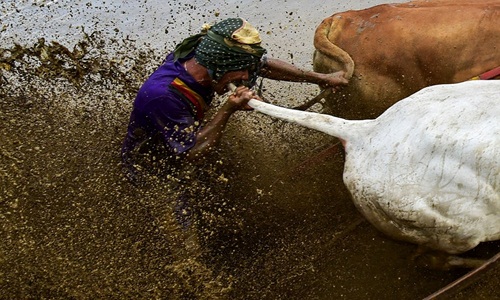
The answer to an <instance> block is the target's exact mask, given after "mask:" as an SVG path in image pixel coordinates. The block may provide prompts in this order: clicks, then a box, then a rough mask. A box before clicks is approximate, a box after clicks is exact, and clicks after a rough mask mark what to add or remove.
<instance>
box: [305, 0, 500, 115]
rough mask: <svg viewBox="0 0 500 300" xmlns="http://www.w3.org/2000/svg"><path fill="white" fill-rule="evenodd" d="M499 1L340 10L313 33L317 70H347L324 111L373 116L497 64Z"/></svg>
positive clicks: (461, 0) (460, 0)
mask: <svg viewBox="0 0 500 300" xmlns="http://www.w3.org/2000/svg"><path fill="white" fill-rule="evenodd" d="M499 20H500V0H479V1H475V0H454V1H449V0H443V1H413V2H409V3H404V4H385V5H378V6H375V7H372V8H368V9H364V10H359V11H347V12H342V13H337V14H334V15H332V16H331V17H329V18H327V19H325V20H324V21H323V22H322V23H321V24H320V25H319V26H318V28H317V30H316V33H315V36H314V46H315V48H316V51H315V55H314V69H315V70H316V71H319V72H324V73H330V72H334V71H339V70H344V71H345V72H346V75H345V76H346V78H347V79H349V85H348V86H346V87H345V88H343V89H342V91H340V92H337V93H336V94H333V95H330V96H329V97H328V99H327V104H328V105H327V107H326V111H327V112H329V113H333V114H335V115H337V116H340V117H344V118H349V119H361V118H373V117H376V116H378V115H380V114H381V113H382V112H384V111H385V110H386V109H387V108H389V107H390V106H391V105H392V104H394V103H395V102H396V101H398V100H400V99H403V98H405V97H407V96H409V95H410V94H412V93H414V92H416V91H418V90H420V89H422V88H424V87H426V86H429V85H434V84H440V83H455V82H460V81H465V80H468V79H470V78H472V77H474V76H477V75H479V74H482V73H483V72H486V71H488V70H491V69H494V68H495V67H498V66H499V65H500V26H499V24H500V23H499Z"/></svg>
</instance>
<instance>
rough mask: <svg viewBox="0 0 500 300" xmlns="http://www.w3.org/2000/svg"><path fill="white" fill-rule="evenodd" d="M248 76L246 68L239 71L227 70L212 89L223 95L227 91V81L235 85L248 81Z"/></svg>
mask: <svg viewBox="0 0 500 300" xmlns="http://www.w3.org/2000/svg"><path fill="white" fill-rule="evenodd" d="M249 78H250V76H249V75H248V70H239V71H229V72H227V73H226V74H224V75H223V76H222V77H221V79H219V81H218V82H217V83H216V84H215V85H213V89H214V91H215V92H216V93H217V94H219V95H223V94H225V93H226V92H227V91H228V87H227V85H228V84H229V83H231V82H232V83H234V84H235V85H236V86H240V85H242V84H243V83H244V82H248V80H249Z"/></svg>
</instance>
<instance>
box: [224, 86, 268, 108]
mask: <svg viewBox="0 0 500 300" xmlns="http://www.w3.org/2000/svg"><path fill="white" fill-rule="evenodd" d="M250 99H256V100H261V101H262V99H260V97H259V96H257V95H256V94H255V92H254V91H252V90H250V89H249V88H248V87H246V86H239V87H237V88H236V90H234V92H233V93H232V94H231V95H230V96H229V98H228V99H227V104H228V105H230V106H231V107H232V108H233V109H234V110H235V111H236V110H252V108H251V107H250V106H249V105H248V101H250Z"/></svg>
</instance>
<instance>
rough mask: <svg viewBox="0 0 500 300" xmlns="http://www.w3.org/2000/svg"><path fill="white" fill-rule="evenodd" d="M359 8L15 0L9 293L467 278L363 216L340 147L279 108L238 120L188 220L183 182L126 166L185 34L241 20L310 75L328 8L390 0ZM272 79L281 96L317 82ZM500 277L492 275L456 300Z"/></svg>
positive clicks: (198, 178) (4, 125)
mask: <svg viewBox="0 0 500 300" xmlns="http://www.w3.org/2000/svg"><path fill="white" fill-rule="evenodd" d="M345 3H348V4H337V3H327V4H325V3H321V1H306V2H303V1H283V2H279V3H278V4H276V1H259V2H254V1H224V2H220V3H212V2H211V1H193V2H189V3H188V2H185V3H184V2H176V3H175V5H174V4H173V3H167V4H165V3H164V2H161V1H151V0H150V1H145V2H133V1H132V2H128V3H126V4H111V3H107V2H106V3H105V2H104V1H73V2H71V3H70V2H66V1H4V2H2V4H1V5H2V6H1V8H2V10H1V13H2V28H0V30H1V32H0V34H2V40H1V43H2V44H1V47H2V49H1V50H0V51H1V53H0V54H1V55H0V59H1V61H0V67H1V77H0V107H1V109H0V120H1V122H0V141H1V142H0V189H1V193H0V218H1V222H0V224H1V231H0V234H1V239H2V243H0V290H1V297H0V298H2V299H3V298H5V299H26V298H55V299H68V298H77V299H80V298H108V299H109V298H111V299H114V298H132V299H151V298H160V299H196V298H197V299H282V298H283V299H338V298H339V299H340V298H345V299H382V298H384V299H419V298H423V297H425V296H427V295H429V294H431V293H432V292H434V291H435V290H437V289H438V288H440V287H442V286H444V285H446V284H447V283H449V282H451V281H453V280H454V279H456V278H458V277H459V276H461V275H462V274H464V273H465V271H453V272H442V271H431V270H428V269H425V268H422V267H419V266H416V265H415V264H414V263H413V262H412V261H411V260H410V257H411V255H412V254H413V253H414V251H415V247H414V246H413V245H409V244H404V243H399V242H395V241H392V240H389V239H387V238H386V237H384V236H382V235H381V234H379V233H378V232H377V231H375V230H374V229H373V228H372V227H371V226H370V225H369V224H368V223H367V222H366V221H364V219H363V218H362V217H361V216H360V215H359V214H358V213H357V211H356V210H355V209H354V207H353V205H352V203H351V202H350V200H349V198H348V194H347V191H346V190H345V188H344V186H343V184H342V180H341V171H342V161H343V157H342V151H341V150H340V148H338V146H332V145H335V144H336V141H335V140H333V139H331V138H329V137H326V136H324V135H321V134H319V133H315V132H312V131H309V130H307V129H304V128H299V127H296V126H293V125H291V124H286V123H283V122H278V121H275V120H272V119H269V118H267V117H264V116H260V115H257V114H251V113H239V114H237V115H236V116H235V117H234V118H233V119H232V121H231V123H230V124H229V126H228V130H227V134H226V137H225V138H224V140H223V142H222V145H221V146H220V149H219V150H218V151H217V152H216V153H214V154H213V156H211V157H210V158H209V160H208V161H207V163H206V165H204V166H203V167H202V168H199V169H198V170H197V171H196V172H194V173H192V174H191V175H190V177H191V179H192V180H191V181H190V183H189V184H188V185H186V186H182V187H181V188H182V189H186V190H189V191H190V192H191V194H192V197H191V198H192V199H193V200H192V201H193V202H194V203H192V206H193V210H194V216H193V219H192V222H193V225H192V226H191V227H190V229H189V230H182V229H181V228H179V226H178V223H177V222H176V220H175V216H174V215H173V214H172V211H173V207H174V205H175V200H174V199H175V196H176V194H175V192H174V190H175V188H174V186H173V184H172V182H171V181H168V180H164V179H161V178H159V179H152V180H151V182H150V183H149V185H147V186H144V187H136V186H133V185H131V184H130V183H129V182H128V181H126V180H125V179H124V178H123V176H122V173H121V169H120V160H119V149H120V146H121V141H122V138H123V135H124V133H125V130H126V125H127V121H128V116H129V113H130V108H131V103H132V101H133V98H134V96H135V93H136V91H137V89H138V88H139V86H140V85H141V83H142V82H143V81H144V79H145V78H146V77H147V76H148V75H149V74H150V73H151V72H152V71H153V70H154V68H155V67H156V65H157V64H158V62H159V61H161V59H162V57H163V56H164V55H165V53H166V51H168V50H170V49H171V48H172V47H173V45H175V43H176V42H178V41H179V40H180V37H182V36H185V35H187V34H188V33H189V32H193V31H196V30H197V28H198V27H200V26H201V24H203V23H204V22H207V21H212V20H217V19H221V18H225V17H228V16H234V15H243V16H244V17H246V18H247V19H248V20H250V21H251V22H252V23H253V24H255V25H256V26H258V27H259V29H261V31H262V32H263V33H265V34H263V37H264V40H265V42H266V47H267V48H268V50H269V52H270V55H272V56H274V57H279V58H282V59H287V60H289V61H292V62H294V63H296V64H298V65H301V66H304V67H309V66H310V59H311V54H312V42H311V40H312V33H313V31H314V27H315V26H316V24H317V23H319V22H320V21H321V19H322V18H324V17H326V16H328V15H330V14H332V13H333V12H336V11H340V10H346V9H352V8H361V7H366V6H369V5H373V4H376V1H356V2H355V3H354V1H352V2H345ZM320 5H321V6H320ZM306 7H307V8H312V9H307V8H306ZM318 7H321V8H322V9H318ZM243 12H244V13H243ZM174 16H175V17H174ZM41 38H44V39H41ZM16 44H17V45H16ZM264 86H265V87H266V90H265V96H266V97H268V98H269V99H272V101H273V102H275V103H278V104H281V105H291V104H294V103H298V102H300V101H301V100H302V99H307V98H308V97H311V96H312V95H314V93H316V92H317V88H316V87H314V86H309V85H299V84H295V85H290V84H285V83H271V82H268V81H265V85H264ZM223 100H224V98H221V99H218V101H217V103H216V105H218V104H220V103H221V101H223ZM186 241H188V242H187V243H186ZM193 245H194V246H193ZM498 248H499V247H498V245H497V244H489V245H485V246H484V247H481V248H480V249H478V250H477V251H475V253H472V254H474V255H477V256H484V257H489V256H491V255H492V254H493V253H494V252H495V251H498ZM497 271H498V270H497ZM495 272H496V271H495ZM490 277H491V278H498V272H496V273H494V274H493V275H490ZM497 287H498V281H493V280H489V281H481V282H480V283H478V284H477V285H476V286H475V287H474V289H469V290H465V291H463V292H462V294H459V295H457V296H456V298H457V299H470V298H476V299H490V298H494V297H495V296H498V291H497V290H496V289H497Z"/></svg>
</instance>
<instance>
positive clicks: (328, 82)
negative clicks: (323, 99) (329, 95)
mask: <svg viewBox="0 0 500 300" xmlns="http://www.w3.org/2000/svg"><path fill="white" fill-rule="evenodd" d="M344 74H345V72H344V71H338V72H335V73H330V74H322V75H321V83H320V84H319V86H321V87H322V88H323V89H324V88H333V89H334V90H339V89H340V88H341V87H342V85H346V84H348V83H349V81H348V80H347V79H346V78H345V77H344Z"/></svg>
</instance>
